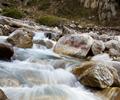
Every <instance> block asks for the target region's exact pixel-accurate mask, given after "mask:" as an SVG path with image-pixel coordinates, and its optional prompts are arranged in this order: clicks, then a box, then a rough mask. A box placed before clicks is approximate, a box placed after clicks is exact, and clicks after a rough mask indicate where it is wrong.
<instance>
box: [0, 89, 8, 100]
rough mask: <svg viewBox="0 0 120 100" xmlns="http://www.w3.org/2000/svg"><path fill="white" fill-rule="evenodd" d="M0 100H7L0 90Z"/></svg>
mask: <svg viewBox="0 0 120 100" xmlns="http://www.w3.org/2000/svg"><path fill="white" fill-rule="evenodd" d="M0 100H8V98H7V96H6V95H5V93H4V92H3V91H2V90H1V89H0Z"/></svg>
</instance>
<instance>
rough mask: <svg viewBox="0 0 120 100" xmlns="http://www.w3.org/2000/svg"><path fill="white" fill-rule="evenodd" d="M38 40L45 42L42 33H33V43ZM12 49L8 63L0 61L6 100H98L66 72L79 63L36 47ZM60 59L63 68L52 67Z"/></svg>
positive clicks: (1, 86) (0, 76) (1, 85)
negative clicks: (10, 60) (12, 54)
mask: <svg viewBox="0 0 120 100" xmlns="http://www.w3.org/2000/svg"><path fill="white" fill-rule="evenodd" d="M4 39H5V37H4ZM4 39H3V40H4ZM41 39H46V37H45V36H44V32H37V33H36V35H35V36H34V38H33V40H41ZM54 43H55V42H54ZM14 50H15V54H14V57H13V60H12V62H5V61H0V88H1V89H3V91H4V92H5V94H6V95H7V97H8V98H9V100H100V98H98V97H96V96H95V95H94V94H93V93H91V92H90V91H88V90H86V89H85V88H84V87H83V86H82V85H81V84H80V83H79V82H78V81H77V79H76V77H75V76H74V75H73V74H72V73H71V72H70V71H69V70H68V69H69V68H68V67H70V66H71V67H72V65H74V64H75V63H76V62H77V63H79V61H76V62H75V61H74V59H72V58H69V59H67V58H64V57H61V56H60V55H58V54H55V53H54V52H53V50H52V49H47V48H45V47H43V48H38V47H37V45H36V44H34V46H33V48H31V49H22V48H16V47H15V48H14ZM61 60H63V61H65V63H66V64H65V68H63V67H62V66H60V67H56V66H55V65H54V62H55V61H58V62H59V61H61ZM53 65H54V66H53Z"/></svg>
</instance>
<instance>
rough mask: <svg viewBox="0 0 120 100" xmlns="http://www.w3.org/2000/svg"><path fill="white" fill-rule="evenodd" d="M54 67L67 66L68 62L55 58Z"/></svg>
mask: <svg viewBox="0 0 120 100" xmlns="http://www.w3.org/2000/svg"><path fill="white" fill-rule="evenodd" d="M52 65H53V67H54V68H63V69H64V68H65V66H66V62H65V61H64V60H55V61H54V62H53V63H52Z"/></svg>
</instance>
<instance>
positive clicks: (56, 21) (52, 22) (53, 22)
mask: <svg viewBox="0 0 120 100" xmlns="http://www.w3.org/2000/svg"><path fill="white" fill-rule="evenodd" d="M65 21H66V19H65V18H61V17H57V16H50V15H48V16H41V17H40V18H38V19H37V22H38V23H39V24H42V25H47V26H59V25H60V24H63V23H64V22H65Z"/></svg>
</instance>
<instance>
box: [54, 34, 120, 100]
mask: <svg viewBox="0 0 120 100" xmlns="http://www.w3.org/2000/svg"><path fill="white" fill-rule="evenodd" d="M119 43H120V40H119V35H115V34H113V36H110V35H109V34H101V35H99V34H97V33H93V32H90V33H80V34H78V33H76V32H75V33H74V34H67V35H65V36H63V37H61V38H60V39H59V40H58V42H57V43H56V45H55V47H54V51H55V52H56V53H59V54H61V55H67V56H72V57H77V58H85V59H86V58H87V57H89V56H90V58H91V57H92V58H91V59H90V60H89V61H87V62H83V63H82V64H81V65H79V66H75V67H74V68H73V70H72V73H73V74H74V75H75V76H76V77H77V79H78V80H79V82H80V83H82V84H83V85H84V86H87V87H90V88H92V89H102V90H103V91H102V90H101V91H99V92H96V94H100V95H102V96H106V95H109V94H108V93H106V94H104V91H105V92H106V91H108V92H109V91H113V93H111V94H110V96H109V99H108V100H118V97H119V95H120V68H119V66H120V62H119V61H115V58H116V59H117V58H119V56H120V49H119ZM104 53H106V55H107V57H108V58H105V56H103V57H98V55H104ZM109 56H110V57H111V58H110V57H109ZM115 87H116V88H115ZM108 88H109V89H108ZM116 91H118V92H117V95H116V96H114V97H113V95H114V94H115V92H116ZM113 98H114V99H113ZM105 100H107V99H106V98H105Z"/></svg>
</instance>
